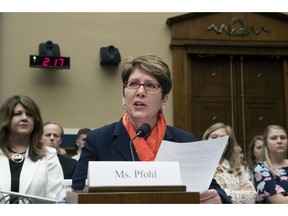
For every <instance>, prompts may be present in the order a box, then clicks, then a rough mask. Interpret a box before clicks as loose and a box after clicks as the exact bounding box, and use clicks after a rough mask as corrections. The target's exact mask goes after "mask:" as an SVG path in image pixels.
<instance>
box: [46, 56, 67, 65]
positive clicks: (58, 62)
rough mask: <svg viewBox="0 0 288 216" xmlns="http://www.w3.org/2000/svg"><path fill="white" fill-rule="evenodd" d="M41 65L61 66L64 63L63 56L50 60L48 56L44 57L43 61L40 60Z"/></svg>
mask: <svg viewBox="0 0 288 216" xmlns="http://www.w3.org/2000/svg"><path fill="white" fill-rule="evenodd" d="M42 65H43V66H44V67H48V66H51V65H53V66H60V67H62V66H63V65H64V58H54V59H52V61H51V59H50V58H49V57H45V58H44V60H43V62H42Z"/></svg>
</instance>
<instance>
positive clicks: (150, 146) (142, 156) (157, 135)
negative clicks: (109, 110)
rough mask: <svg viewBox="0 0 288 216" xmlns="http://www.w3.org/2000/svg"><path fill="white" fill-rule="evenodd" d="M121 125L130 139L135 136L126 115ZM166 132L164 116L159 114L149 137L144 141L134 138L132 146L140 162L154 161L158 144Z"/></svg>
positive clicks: (142, 138) (140, 138)
mask: <svg viewBox="0 0 288 216" xmlns="http://www.w3.org/2000/svg"><path fill="white" fill-rule="evenodd" d="M122 123H123V125H124V127H125V128H126V130H127V132H128V134H129V137H130V139H132V138H133V137H134V136H135V135H136V131H135V129H134V128H133V126H132V125H131V123H130V120H129V117H128V114H127V113H125V114H124V116H123V119H122ZM165 131H166V121H165V118H164V115H163V114H162V113H159V115H158V120H157V124H156V126H155V127H154V128H153V129H152V131H151V133H150V135H149V136H148V138H147V139H146V140H145V139H144V137H136V138H135V139H134V141H133V146H134V148H135V150H136V153H137V155H138V158H139V160H140V161H154V160H155V157H156V154H157V152H158V150H159V147H160V144H161V142H162V140H163V138H164V134H165Z"/></svg>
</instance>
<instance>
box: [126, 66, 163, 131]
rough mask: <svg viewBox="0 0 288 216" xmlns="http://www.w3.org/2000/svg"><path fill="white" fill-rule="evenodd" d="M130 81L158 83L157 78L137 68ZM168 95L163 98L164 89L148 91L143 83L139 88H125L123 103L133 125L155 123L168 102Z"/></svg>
mask: <svg viewBox="0 0 288 216" xmlns="http://www.w3.org/2000/svg"><path fill="white" fill-rule="evenodd" d="M128 81H137V82H140V83H143V84H147V83H157V84H159V83H158V82H157V80H156V79H155V78H154V77H152V76H151V75H149V74H148V73H145V72H142V71H140V70H139V69H136V70H135V71H133V72H132V74H131V75H130V77H129V79H128ZM167 100H168V95H165V96H164V98H163V99H162V89H161V88H159V89H158V90H157V91H156V92H151V91H146V90H145V88H144V86H143V85H141V86H140V87H139V88H138V89H137V90H131V89H128V88H124V94H123V104H125V106H126V109H127V112H128V115H129V119H130V121H131V123H132V125H134V126H136V127H139V126H140V125H141V124H143V123H148V124H150V125H151V126H153V125H155V123H156V121H157V118H158V113H159V111H160V110H161V109H163V108H164V107H165V105H166V104H167Z"/></svg>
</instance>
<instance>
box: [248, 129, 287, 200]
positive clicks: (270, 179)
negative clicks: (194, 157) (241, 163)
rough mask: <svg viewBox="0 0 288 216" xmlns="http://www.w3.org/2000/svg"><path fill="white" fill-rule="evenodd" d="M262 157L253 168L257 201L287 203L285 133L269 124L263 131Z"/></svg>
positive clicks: (283, 130)
mask: <svg viewBox="0 0 288 216" xmlns="http://www.w3.org/2000/svg"><path fill="white" fill-rule="evenodd" d="M263 137H264V145H263V158H262V162H259V163H258V164H257V165H256V167H255V169H254V172H253V174H254V182H255V186H256V189H257V200H256V201H257V203H288V159H286V157H287V133H286V131H285V129H284V128H283V127H281V126H279V125H269V126H268V127H267V128H266V129H265V130H264V133H263Z"/></svg>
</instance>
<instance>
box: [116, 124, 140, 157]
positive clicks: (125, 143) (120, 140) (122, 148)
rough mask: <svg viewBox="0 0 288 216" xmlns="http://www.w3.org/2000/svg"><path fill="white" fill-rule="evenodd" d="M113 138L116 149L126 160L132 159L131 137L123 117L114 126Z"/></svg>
mask: <svg viewBox="0 0 288 216" xmlns="http://www.w3.org/2000/svg"><path fill="white" fill-rule="evenodd" d="M113 140H114V141H113V147H114V148H115V149H116V151H118V152H119V153H120V154H121V155H122V156H123V157H124V160H127V161H131V160H132V156H131V151H130V137H129V135H128V133H127V131H126V129H125V127H124V125H123V124H122V119H121V120H120V121H118V122H117V123H116V125H115V127H114V131H113ZM134 154H135V153H134Z"/></svg>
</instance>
